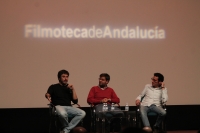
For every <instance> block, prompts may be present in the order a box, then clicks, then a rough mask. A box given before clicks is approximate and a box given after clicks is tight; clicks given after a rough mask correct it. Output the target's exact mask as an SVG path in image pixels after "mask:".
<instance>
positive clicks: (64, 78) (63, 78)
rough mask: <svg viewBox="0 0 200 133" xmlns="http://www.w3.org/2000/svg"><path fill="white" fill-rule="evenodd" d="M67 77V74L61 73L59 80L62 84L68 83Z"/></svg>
mask: <svg viewBox="0 0 200 133" xmlns="http://www.w3.org/2000/svg"><path fill="white" fill-rule="evenodd" d="M68 78H69V75H67V74H62V75H61V77H60V79H59V81H60V83H61V84H62V85H67V83H68Z"/></svg>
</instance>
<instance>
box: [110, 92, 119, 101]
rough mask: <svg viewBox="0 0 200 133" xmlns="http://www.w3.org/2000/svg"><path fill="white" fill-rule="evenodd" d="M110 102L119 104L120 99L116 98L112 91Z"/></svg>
mask: <svg viewBox="0 0 200 133" xmlns="http://www.w3.org/2000/svg"><path fill="white" fill-rule="evenodd" d="M111 102H112V103H120V99H119V98H118V96H117V94H116V93H115V91H114V90H113V89H112V91H111Z"/></svg>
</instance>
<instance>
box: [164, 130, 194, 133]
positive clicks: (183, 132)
mask: <svg viewBox="0 0 200 133" xmlns="http://www.w3.org/2000/svg"><path fill="white" fill-rule="evenodd" d="M197 132H198V130H181V131H167V133H197Z"/></svg>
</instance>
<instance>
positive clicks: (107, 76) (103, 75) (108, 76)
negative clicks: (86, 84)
mask: <svg viewBox="0 0 200 133" xmlns="http://www.w3.org/2000/svg"><path fill="white" fill-rule="evenodd" d="M99 77H100V78H101V77H105V78H106V81H110V75H109V74H107V73H102V74H100V75H99Z"/></svg>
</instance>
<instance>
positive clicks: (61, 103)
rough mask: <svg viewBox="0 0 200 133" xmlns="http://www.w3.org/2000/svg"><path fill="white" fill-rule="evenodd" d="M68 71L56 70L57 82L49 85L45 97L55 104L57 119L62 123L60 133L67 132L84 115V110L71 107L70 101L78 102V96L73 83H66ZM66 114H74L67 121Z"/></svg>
mask: <svg viewBox="0 0 200 133" xmlns="http://www.w3.org/2000/svg"><path fill="white" fill-rule="evenodd" d="M68 78H69V72H68V71H66V70H60V71H59V72H58V80H59V83H57V84H53V85H51V86H50V87H49V89H48V91H47V93H46V94H45V97H46V98H47V99H48V100H49V102H50V103H52V104H53V105H55V107H56V111H57V113H58V115H59V116H60V117H59V120H60V122H61V123H62V127H63V129H62V131H61V132H62V133H69V132H70V130H71V129H73V128H74V127H75V126H76V125H77V124H78V123H79V122H80V121H81V119H83V118H84V117H85V112H84V111H83V110H81V109H79V108H75V107H72V105H71V101H72V102H73V103H75V104H77V103H78V97H77V95H76V91H75V89H74V87H73V85H71V84H68ZM68 115H72V116H74V117H73V119H72V120H71V121H70V122H68Z"/></svg>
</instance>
